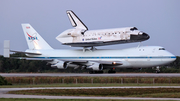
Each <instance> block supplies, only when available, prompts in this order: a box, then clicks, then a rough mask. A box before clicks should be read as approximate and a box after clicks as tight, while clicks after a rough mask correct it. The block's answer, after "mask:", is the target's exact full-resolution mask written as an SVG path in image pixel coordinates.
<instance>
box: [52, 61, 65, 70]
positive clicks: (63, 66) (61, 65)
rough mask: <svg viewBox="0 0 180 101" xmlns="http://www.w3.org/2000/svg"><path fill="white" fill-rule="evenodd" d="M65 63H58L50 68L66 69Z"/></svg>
mask: <svg viewBox="0 0 180 101" xmlns="http://www.w3.org/2000/svg"><path fill="white" fill-rule="evenodd" d="M67 66H68V65H67V63H66V62H64V61H59V62H58V63H56V64H54V65H51V67H55V68H58V69H66V68H67Z"/></svg>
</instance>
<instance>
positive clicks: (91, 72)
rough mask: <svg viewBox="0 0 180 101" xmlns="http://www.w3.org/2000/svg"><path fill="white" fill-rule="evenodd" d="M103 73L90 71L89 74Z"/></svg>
mask: <svg viewBox="0 0 180 101" xmlns="http://www.w3.org/2000/svg"><path fill="white" fill-rule="evenodd" d="M102 73H104V72H103V71H89V74H102Z"/></svg>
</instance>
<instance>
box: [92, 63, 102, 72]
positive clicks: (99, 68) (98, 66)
mask: <svg viewBox="0 0 180 101" xmlns="http://www.w3.org/2000/svg"><path fill="white" fill-rule="evenodd" d="M89 68H92V69H93V70H97V71H100V70H103V65H102V64H100V63H94V64H93V65H91V66H89Z"/></svg>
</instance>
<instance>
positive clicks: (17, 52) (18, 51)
mask: <svg viewBox="0 0 180 101" xmlns="http://www.w3.org/2000/svg"><path fill="white" fill-rule="evenodd" d="M10 52H15V53H23V54H29V55H42V54H41V53H31V52H21V51H14V50H10Z"/></svg>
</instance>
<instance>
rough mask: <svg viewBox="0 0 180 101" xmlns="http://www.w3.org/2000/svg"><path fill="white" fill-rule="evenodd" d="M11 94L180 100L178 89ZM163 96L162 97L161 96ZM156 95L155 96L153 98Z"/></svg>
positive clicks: (52, 91) (84, 90)
mask: <svg viewBox="0 0 180 101" xmlns="http://www.w3.org/2000/svg"><path fill="white" fill-rule="evenodd" d="M8 93H11V94H24V95H52V96H121V97H125V96H133V97H150V95H151V97H155V98H156V97H161V98H180V88H110V89H39V90H20V91H10V92H8ZM162 94H163V95H162ZM153 95H157V96H153Z"/></svg>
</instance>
